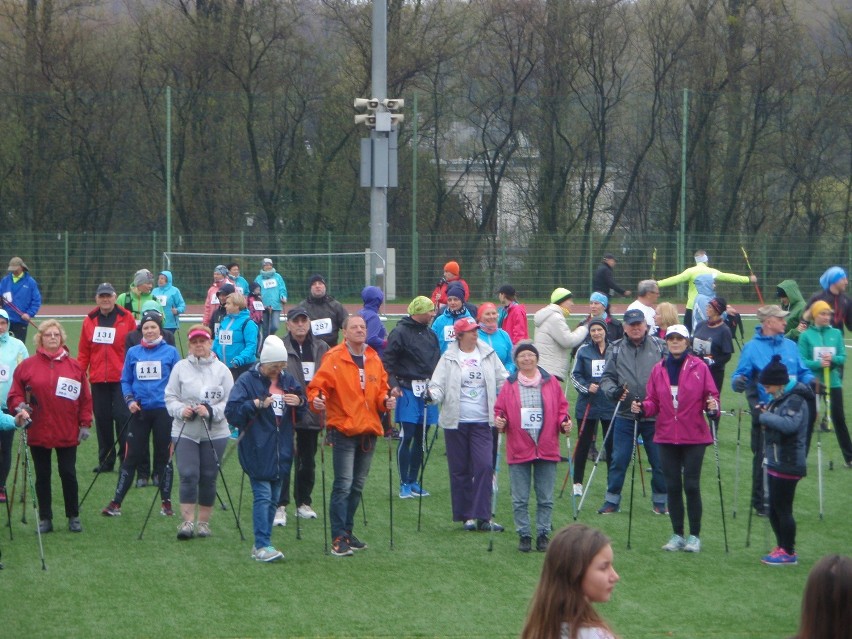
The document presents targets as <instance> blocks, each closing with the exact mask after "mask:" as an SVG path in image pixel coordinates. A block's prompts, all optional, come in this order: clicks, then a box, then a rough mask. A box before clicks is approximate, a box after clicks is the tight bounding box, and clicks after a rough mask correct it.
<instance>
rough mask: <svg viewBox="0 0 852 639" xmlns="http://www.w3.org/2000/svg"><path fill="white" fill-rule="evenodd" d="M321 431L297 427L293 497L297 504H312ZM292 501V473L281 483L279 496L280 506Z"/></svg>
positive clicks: (285, 476)
mask: <svg viewBox="0 0 852 639" xmlns="http://www.w3.org/2000/svg"><path fill="white" fill-rule="evenodd" d="M319 433H320V432H319V431H318V430H313V429H307V428H297V429H296V455H295V459H294V460H293V462H294V463H293V468H294V469H295V471H294V472H295V475H296V481H295V482H294V486H293V499H294V500H295V501H296V506H297V507H298V506H301V505H302V504H307V505H308V506H310V505H311V503H312V502H311V493H312V492H313V490H314V479H315V477H316V467H317V465H316V454H317V438H318V437H319ZM289 503H290V473H287V474H286V475H284V482H283V483H282V484H281V496H280V497H279V498H278V505H279V506H286V505H288V504H289Z"/></svg>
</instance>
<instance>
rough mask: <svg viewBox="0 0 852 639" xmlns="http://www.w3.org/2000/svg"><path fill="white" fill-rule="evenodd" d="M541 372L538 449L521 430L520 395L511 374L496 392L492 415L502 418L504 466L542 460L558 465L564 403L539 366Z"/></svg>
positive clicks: (554, 381)
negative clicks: (503, 427) (504, 442)
mask: <svg viewBox="0 0 852 639" xmlns="http://www.w3.org/2000/svg"><path fill="white" fill-rule="evenodd" d="M538 370H539V371H541V386H540V388H541V400H542V425H541V432H540V433H539V436H538V445H536V443H535V441H534V440H533V438H532V437H531V436H530V435H529V434H527V432H526V431H524V429H523V428H521V395H520V390H518V375H517V373H515V374H514V375H512V376H511V377H510V378H509V379H507V380H506V383H505V384H503V388H501V389H500V394H499V395H497V403H496V404H495V405H494V414H495V415H503V416H505V417H506V421H507V424H506V462H507V463H509V464H523V463H525V462H531V461H535V460H537V459H543V460H545V461H553V462H558V461H559V460H560V457H559V425H560V424H561V423H562V422H564V421H565V420H567V419H568V400H566V399H565V394H564V393H563V392H562V386H561V385H560V384H559V380H558V379H556V378H555V377H553V376H552V375H551V374H550V373H548V372H547V371H545V370H544V369H543V368H541V367H540V366H539V369H538Z"/></svg>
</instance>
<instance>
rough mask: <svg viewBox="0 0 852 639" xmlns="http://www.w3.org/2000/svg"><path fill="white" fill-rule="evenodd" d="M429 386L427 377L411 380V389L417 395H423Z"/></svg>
mask: <svg viewBox="0 0 852 639" xmlns="http://www.w3.org/2000/svg"><path fill="white" fill-rule="evenodd" d="M427 386H428V384H427V383H426V380H425V379H413V380H411V391H412V392H413V393H414V396H415V397H423V395H424V393H425V392H426V387H427Z"/></svg>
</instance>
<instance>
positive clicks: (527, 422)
mask: <svg viewBox="0 0 852 639" xmlns="http://www.w3.org/2000/svg"><path fill="white" fill-rule="evenodd" d="M543 421H544V412H543V411H542V409H541V408H522V409H521V428H523V429H524V430H527V431H532V430H534V431H539V430H541V424H542V422H543Z"/></svg>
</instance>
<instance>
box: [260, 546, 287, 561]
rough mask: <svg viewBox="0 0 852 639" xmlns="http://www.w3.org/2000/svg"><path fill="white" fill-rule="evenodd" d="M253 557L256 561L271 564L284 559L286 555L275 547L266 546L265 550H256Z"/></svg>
mask: <svg viewBox="0 0 852 639" xmlns="http://www.w3.org/2000/svg"><path fill="white" fill-rule="evenodd" d="M253 557H254V560H255V561H264V562H270V561H277V560H279V559H284V553H283V552H281V551H280V550H276V549H275V547H274V546H266V547H265V548H256V549H255V551H254V555H253Z"/></svg>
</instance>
